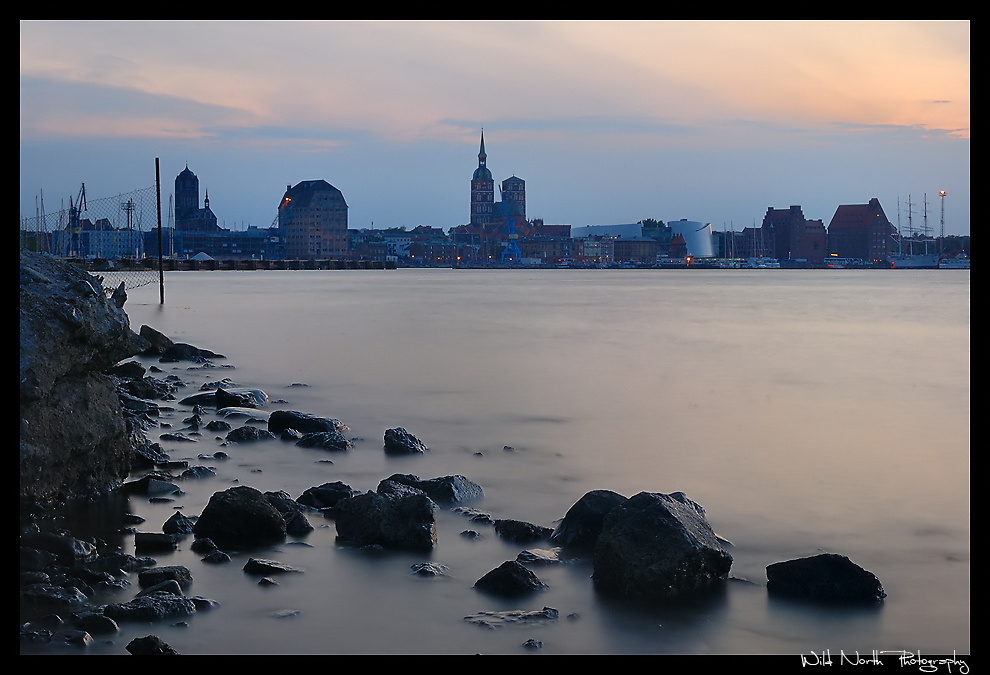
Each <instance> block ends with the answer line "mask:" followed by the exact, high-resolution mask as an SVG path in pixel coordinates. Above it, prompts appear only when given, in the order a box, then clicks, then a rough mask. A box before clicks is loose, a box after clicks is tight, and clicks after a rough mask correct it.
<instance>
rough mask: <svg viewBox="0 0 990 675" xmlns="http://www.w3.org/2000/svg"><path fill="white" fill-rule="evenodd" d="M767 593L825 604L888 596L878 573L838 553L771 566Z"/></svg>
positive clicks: (871, 599)
mask: <svg viewBox="0 0 990 675" xmlns="http://www.w3.org/2000/svg"><path fill="white" fill-rule="evenodd" d="M767 593H769V594H771V595H776V596H781V597H788V598H795V599H801V600H810V601H814V602H826V603H859V602H862V603H877V602H880V601H881V600H883V599H884V598H885V597H886V595H887V594H886V593H885V592H884V590H883V586H882V585H881V584H880V580H879V579H877V577H876V575H874V574H873V573H872V572H868V571H866V570H864V569H863V568H862V567H860V566H859V565H857V564H856V563H854V562H853V561H852V560H850V559H849V558H847V557H846V556H844V555H838V554H835V553H823V554H821V555H816V556H812V557H810V558H798V559H796V560H787V561H784V562H777V563H773V564H772V565H768V566H767Z"/></svg>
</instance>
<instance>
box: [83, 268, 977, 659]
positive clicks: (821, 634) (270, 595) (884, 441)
mask: <svg viewBox="0 0 990 675" xmlns="http://www.w3.org/2000/svg"><path fill="white" fill-rule="evenodd" d="M969 281H970V279H969V272H968V271H955V270H952V271H949V270H919V271H890V270H869V271H853V270H821V271H817V270H717V271H702V270H696V271H683V270H656V271H646V270H617V271H604V270H601V271H593V270H573V271H571V270H547V271H482V270H456V271H455V270H416V271H413V270H393V271H338V272H331V271H327V272H319V271H308V272H299V271H296V272H275V271H258V272H177V273H170V274H168V275H167V276H166V282H165V305H164V306H160V305H159V301H158V300H159V299H158V288H157V286H149V287H145V288H140V289H135V290H134V291H132V292H131V293H130V298H129V300H128V303H127V305H126V306H125V309H126V310H127V312H128V314H129V316H130V319H131V325H132V327H133V328H134V329H135V330H137V329H138V328H139V327H140V326H141V325H142V324H149V325H151V326H153V327H155V328H157V329H158V330H160V331H162V332H163V333H165V334H167V335H169V336H170V337H172V338H173V339H174V340H177V341H184V342H189V343H192V344H195V345H197V346H200V347H204V348H207V349H211V350H214V351H218V352H221V353H223V354H225V355H226V356H227V359H226V360H225V361H217V362H216V363H217V364H218V365H220V364H223V365H227V366H232V368H223V369H220V368H217V369H213V370H209V371H204V370H201V369H200V370H190V369H188V364H180V365H179V366H178V367H176V368H174V369H173V365H174V364H168V365H167V366H166V368H167V370H168V372H173V373H175V374H177V375H179V377H180V378H182V379H183V381H185V382H186V383H187V385H188V386H187V387H186V389H184V390H182V391H181V394H182V395H186V394H188V393H192V392H193V391H194V390H195V389H197V388H198V387H199V384H201V383H202V382H204V381H207V380H215V379H219V378H221V377H229V378H231V379H232V380H233V381H234V382H235V383H236V384H238V385H240V386H249V387H260V388H263V389H265V390H266V391H267V392H268V393H269V395H270V396H271V398H272V399H273V400H282V401H284V403H273V404H272V408H280V407H281V408H289V409H296V410H302V411H305V412H311V413H314V414H318V415H323V416H329V417H336V418H338V419H340V420H342V421H344V422H345V423H346V424H348V425H349V426H350V428H351V432H350V434H351V435H352V436H354V437H356V438H357V439H358V440H356V442H355V447H354V448H353V449H352V450H351V451H350V452H348V453H346V454H341V453H333V454H328V453H323V452H321V451H316V450H302V449H300V448H296V447H295V446H293V445H291V444H285V443H281V442H278V441H272V442H266V443H261V444H257V445H253V446H251V445H241V446H237V447H234V446H231V447H228V448H225V449H226V450H227V452H228V453H229V454H230V459H228V460H226V461H222V462H218V461H208V462H205V461H203V460H197V459H196V457H197V455H199V454H208V453H212V452H214V451H215V450H216V449H218V448H217V445H218V442H217V441H216V440H215V439H214V438H213V437H212V436H210V435H207V436H203V437H200V438H199V441H198V442H197V443H184V444H181V443H174V442H173V443H167V442H166V443H163V445H164V446H165V448H166V450H167V451H168V452H169V453H170V454H171V455H172V457H173V458H174V459H181V458H187V459H189V460H190V461H191V463H194V464H208V465H210V466H213V467H214V468H215V469H216V471H217V476H216V477H215V478H211V479H205V480H199V481H187V482H185V483H183V488H184V489H185V491H186V493H185V495H183V496H182V497H181V498H179V499H178V500H177V501H176V502H174V503H172V504H151V503H148V502H147V501H146V500H144V499H139V498H132V499H131V501H130V504H129V505H128V506H127V508H128V509H129V510H130V511H131V512H134V513H138V514H140V515H142V516H143V517H145V518H146V519H147V520H146V523H145V524H144V525H143V526H142V527H143V529H145V530H148V531H160V529H161V524H162V523H163V522H164V521H165V520H166V519H167V518H168V517H169V516H170V515H171V514H172V513H173V512H174V511H175V510H179V511H181V512H183V513H184V514H186V515H198V513H199V512H200V511H201V510H202V508H203V507H204V506H205V504H206V502H207V501H208V500H209V497H210V496H211V495H212V494H213V492H215V491H218V490H223V489H226V488H227V487H230V486H231V485H232V484H246V485H251V486H253V487H256V488H258V489H259V490H262V491H266V490H285V491H286V492H288V493H289V494H290V495H291V496H293V497H298V496H299V495H300V494H301V493H302V492H303V491H304V490H305V489H306V488H308V487H311V486H314V485H319V484H322V483H324V482H328V481H335V480H341V481H343V482H345V483H347V484H349V485H351V486H352V487H353V488H355V489H358V490H369V489H374V488H375V487H376V486H377V484H378V482H379V481H380V480H381V479H383V478H385V477H387V476H388V475H390V474H392V473H396V472H401V473H415V474H417V475H419V476H421V477H423V478H430V477H434V476H441V475H448V474H463V475H465V476H467V477H468V478H470V479H472V480H474V481H475V482H477V483H479V484H480V485H481V486H482V487H483V488H484V490H485V495H486V497H485V500H484V501H483V502H481V503H479V504H474V505H473V506H476V507H477V508H480V509H483V510H485V511H487V512H489V513H491V514H492V515H493V516H494V517H496V518H516V519H521V520H527V521H531V522H536V523H540V524H543V525H548V526H552V525H554V524H555V522H556V521H557V520H559V519H560V518H562V517H563V515H564V513H565V512H566V511H567V509H568V508H569V507H570V506H571V505H572V504H573V503H574V502H575V501H577V500H578V499H579V498H580V497H581V496H582V495H583V494H584V493H585V492H587V491H589V490H593V489H610V490H614V491H616V492H620V493H622V494H625V495H627V496H631V495H633V494H635V493H637V492H639V491H643V490H646V491H651V492H674V491H678V490H680V491H684V492H686V493H687V495H688V496H689V497H691V498H692V499H694V500H695V501H697V502H699V503H700V504H702V505H703V506H704V507H705V509H706V510H707V513H708V517H709V520H710V522H711V523H712V526H713V527H714V529H715V530H716V531H717V532H718V533H719V534H721V535H722V536H724V537H726V538H727V539H729V540H730V541H732V542H733V544H734V547H733V548H732V549H731V552H732V555H733V558H734V562H733V566H732V575H733V576H734V577H736V578H737V579H739V580H740V581H734V582H732V583H730V584H729V585H728V588H727V591H726V593H725V596H724V597H723V598H720V599H718V600H716V601H714V602H713V603H711V604H710V605H707V606H705V607H695V608H681V609H678V610H673V609H665V608H662V607H643V606H627V605H625V604H624V603H618V602H614V601H610V600H608V599H606V598H601V597H599V596H597V595H596V593H595V592H594V589H593V587H592V585H591V581H590V574H591V568H590V566H589V565H588V564H585V563H571V564H566V565H557V566H553V567H545V568H539V569H535V570H534V571H536V573H537V574H538V575H539V576H540V578H541V579H542V580H544V581H545V582H546V583H547V584H548V585H549V587H550V588H549V590H547V591H545V592H543V593H540V594H538V595H535V596H533V597H531V598H527V599H524V600H512V601H506V600H500V599H496V598H492V597H489V596H486V595H483V594H481V593H479V592H477V591H475V590H474V589H473V588H472V586H473V584H474V582H475V581H477V579H478V578H480V577H481V576H482V575H484V574H485V573H486V572H488V571H489V570H491V569H493V568H494V567H497V566H498V565H499V564H501V563H502V562H503V561H505V560H510V559H514V558H515V556H516V554H517V553H518V552H519V550H521V547H519V546H517V545H510V544H507V543H504V542H502V541H500V540H499V539H498V537H496V536H495V534H494V532H493V531H492V530H490V529H485V528H484V527H481V528H479V527H478V526H476V525H474V524H472V523H469V522H468V520H467V519H466V518H465V517H464V516H462V515H460V514H455V513H452V512H450V511H441V512H439V513H438V532H439V544H438V546H437V548H436V550H435V551H434V552H433V553H432V555H428V556H422V555H413V554H406V553H392V554H387V555H381V556H368V555H365V554H362V553H360V552H357V551H354V550H351V549H347V548H343V547H340V546H338V545H336V544H335V542H334V529H333V523H332V521H328V520H323V519H322V518H321V517H319V516H315V517H311V522H312V523H313V524H314V526H316V528H317V529H316V531H315V532H313V533H312V534H310V535H309V536H307V537H305V538H304V539H302V540H301V541H291V540H290V541H289V542H287V543H286V544H284V545H280V546H278V547H276V548H273V549H270V550H265V551H262V552H254V553H253V554H247V553H244V554H238V555H235V559H234V561H233V562H232V563H230V564H228V565H220V566H211V565H207V564H204V563H202V562H201V561H200V560H199V556H198V555H197V554H195V553H193V552H192V551H190V550H189V546H188V544H189V542H186V543H184V544H183V545H182V546H181V547H180V549H179V550H178V551H177V552H175V553H174V554H164V555H162V554H159V555H156V556H155V557H156V558H157V560H158V562H159V564H163V565H166V564H169V565H171V564H181V565H186V566H187V567H189V568H190V569H191V571H192V574H193V578H194V583H193V587H192V588H191V589H190V591H189V593H190V594H195V595H202V596H205V597H209V598H213V599H216V600H218V601H219V602H220V603H221V605H222V606H221V607H220V608H218V609H215V610H212V611H209V612H199V613H197V614H196V615H195V616H193V617H191V618H190V619H189V621H188V622H187V625H184V626H176V625H173V624H174V622H172V621H169V622H165V623H164V624H158V625H153V626H152V625H137V626H130V625H125V626H124V628H123V631H122V633H121V634H120V635H118V636H116V637H115V638H114V639H113V643H112V644H110V643H105V642H102V641H101V642H100V644H98V645H95V646H94V648H92V649H90V650H89V651H90V652H93V653H101V652H113V653H123V651H124V649H123V647H124V646H125V645H126V643H127V642H129V641H130V639H131V638H133V637H135V636H143V635H147V634H149V633H155V634H157V635H159V636H160V637H162V639H164V640H165V641H166V642H168V643H169V644H171V645H172V646H173V647H175V648H176V649H177V650H178V651H179V652H180V653H184V654H195V653H269V654H270V653H280V654H300V653H377V654H381V653H428V654H440V653H465V654H473V653H503V654H516V653H524V652H526V651H527V650H526V649H524V648H523V647H522V646H521V645H522V643H523V642H525V641H526V640H527V639H529V638H534V639H537V640H540V641H541V642H542V643H543V649H542V651H541V653H546V654H573V653H595V654H626V653H656V654H670V653H676V654H764V653H771V654H795V655H796V654H801V653H808V652H809V651H819V652H820V651H821V650H823V649H830V650H832V652H833V653H838V651H839V650H844V651H845V652H846V653H847V654H848V653H851V652H852V651H853V650H859V651H860V652H867V653H869V652H871V651H872V650H908V651H913V652H917V651H919V650H920V651H922V652H923V653H927V654H945V653H948V654H952V652H953V651H955V652H957V653H959V654H966V653H969V651H970V618H969V617H970V491H969V484H970V459H969V458H970V374H969V373H970V338H969V335H970V331H969V329H970V290H969V289H970V284H969ZM151 363H153V361H148V362H147V365H150V364H151ZM299 383H302V384H306V385H308V386H307V387H300V386H290V385H293V384H299ZM180 397H181V396H180ZM189 414H190V413H189V411H188V410H187V409H182V408H181V407H180V408H179V409H177V410H176V411H175V412H174V413H173V414H171V416H170V417H167V418H164V419H163V421H165V422H167V423H170V424H172V425H173V427H172V429H171V430H175V429H178V428H181V427H182V426H183V424H182V422H181V420H182V419H183V418H184V417H186V416H188V415H189ZM395 426H403V427H405V428H406V429H408V430H409V431H411V432H412V433H414V434H416V435H417V436H419V437H420V438H421V439H423V440H424V441H425V442H426V443H427V444H428V445H429V446H430V448H431V450H430V452H429V453H428V454H427V455H425V456H418V457H414V458H405V459H394V458H388V457H386V456H385V455H384V453H383V452H382V448H381V446H382V434H383V433H384V430H385V429H386V428H389V427H395ZM506 446H509V447H510V448H511V450H507V449H505V447H506ZM326 459H330V460H332V463H328V462H326V461H321V460H326ZM468 528H473V529H480V531H481V533H482V534H483V535H484V536H483V538H482V539H480V540H477V541H471V540H468V539H466V538H464V537H461V536H460V535H459V533H460V532H461V531H462V530H465V529H468ZM121 543H122V545H123V547H124V548H125V550H128V551H129V552H133V542H132V541H131V540H130V538H129V537H123V538H122V539H121ZM822 551H827V552H834V553H841V554H843V555H847V556H848V557H850V558H851V559H852V560H853V561H854V562H856V563H858V564H860V565H861V566H863V567H864V568H866V569H867V570H869V571H871V572H873V573H874V574H876V575H877V576H878V577H879V578H880V580H881V582H882V583H883V585H884V588H885V590H886V591H887V595H888V597H887V599H886V601H885V602H884V604H883V606H882V607H881V608H879V609H875V610H837V609H832V610H828V609H822V608H816V607H809V606H807V605H802V604H793V603H786V602H781V601H777V600H771V599H770V598H768V596H767V594H766V572H765V568H766V566H767V565H768V564H770V563H773V562H777V561H780V560H785V559H790V558H795V557H804V556H808V555H815V554H817V553H819V552H822ZM248 555H254V556H255V557H266V558H272V559H276V560H279V561H281V562H284V563H287V564H290V565H293V566H296V567H299V568H302V569H303V570H305V571H304V573H303V574H296V575H284V576H282V577H280V578H279V585H278V586H276V587H271V588H265V587H261V586H259V585H258V584H257V579H256V578H253V577H249V576H248V575H245V574H244V573H243V571H242V570H241V567H242V565H243V562H244V561H245V560H246V558H247V557H248ZM425 560H432V561H434V562H437V563H440V564H443V565H446V566H447V567H448V569H449V576H447V577H444V578H437V579H425V578H420V577H416V576H413V575H411V574H410V565H412V564H413V563H416V562H421V561H425ZM135 587H136V580H135ZM132 594H133V590H128V591H121V592H118V593H117V595H116V596H114V597H112V598H110V599H109V600H108V601H125V600H127V599H130V597H131V595H132ZM544 606H549V607H553V608H555V609H557V610H559V612H560V619H559V620H558V621H557V622H555V623H552V624H549V625H540V626H512V627H505V628H502V629H499V630H489V629H484V628H481V627H478V626H476V625H473V624H470V623H468V622H466V621H465V620H464V617H465V616H468V615H471V614H476V613H478V612H483V611H498V610H505V609H526V610H533V609H535V610H538V609H541V608H542V607H544ZM283 610H289V611H283Z"/></svg>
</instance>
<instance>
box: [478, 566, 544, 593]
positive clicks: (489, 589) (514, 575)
mask: <svg viewBox="0 0 990 675" xmlns="http://www.w3.org/2000/svg"><path fill="white" fill-rule="evenodd" d="M474 587H475V588H477V589H478V590H480V591H485V592H486V593H492V594H494V595H502V596H518V595H526V594H528V593H532V592H534V591H541V590H543V589H545V588H547V585H546V584H545V583H543V582H542V581H540V578H539V577H537V576H536V575H535V574H534V573H533V572H531V571H530V570H528V569H527V568H526V567H525V566H523V564H522V563H520V562H518V561H516V560H506V561H505V562H504V563H502V564H501V565H499V566H498V567H496V568H495V569H493V570H492V571H491V572H489V573H488V574H486V575H485V576H483V577H481V578H480V579H478V581H476V582H475V584H474Z"/></svg>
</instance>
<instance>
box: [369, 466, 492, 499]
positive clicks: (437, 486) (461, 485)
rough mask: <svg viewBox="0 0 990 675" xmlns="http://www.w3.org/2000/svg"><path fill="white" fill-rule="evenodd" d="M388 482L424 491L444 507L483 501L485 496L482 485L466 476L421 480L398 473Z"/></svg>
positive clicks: (389, 478) (410, 475)
mask: <svg viewBox="0 0 990 675" xmlns="http://www.w3.org/2000/svg"><path fill="white" fill-rule="evenodd" d="M386 480H390V481H393V482H396V483H402V484H403V485H409V486H410V487H414V488H417V489H419V490H422V491H423V492H425V493H426V494H427V495H429V497H430V499H432V500H433V501H434V502H436V503H437V504H442V505H444V506H447V505H453V504H463V503H465V502H470V501H475V500H478V499H482V498H483V497H484V496H485V493H484V491H483V490H482V489H481V486H480V485H478V484H477V483H474V482H472V481H470V480H468V479H467V478H465V477H464V476H440V477H438V478H430V479H428V480H420V479H419V477H418V476H414V475H412V474H401V473H396V474H392V475H391V476H389V477H388V478H387V479H386Z"/></svg>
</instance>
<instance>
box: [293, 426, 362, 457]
mask: <svg viewBox="0 0 990 675" xmlns="http://www.w3.org/2000/svg"><path fill="white" fill-rule="evenodd" d="M296 445H298V446H299V447H300V448H318V449H320V450H328V451H331V452H342V451H345V450H350V448H351V445H352V444H351V442H350V441H349V440H348V439H347V438H346V437H345V436H344V435H343V434H342V433H340V432H339V431H314V432H312V433H308V434H303V437H302V438H300V439H299V440H298V441H296Z"/></svg>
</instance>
